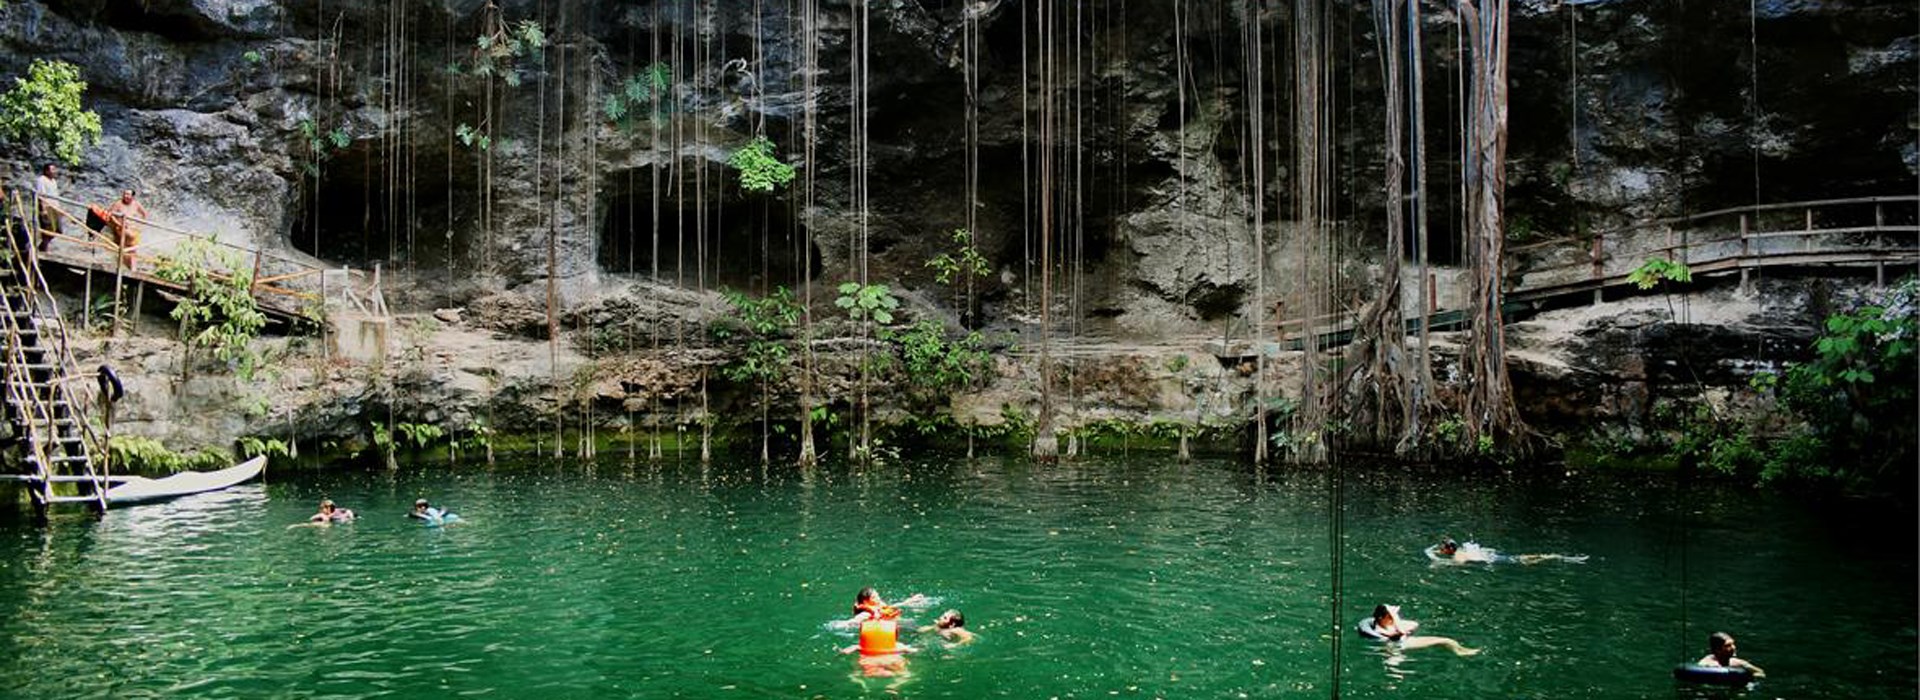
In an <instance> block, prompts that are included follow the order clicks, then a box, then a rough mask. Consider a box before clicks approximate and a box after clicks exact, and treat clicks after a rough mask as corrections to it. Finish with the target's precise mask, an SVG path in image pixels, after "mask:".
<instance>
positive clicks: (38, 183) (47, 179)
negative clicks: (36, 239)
mask: <svg viewBox="0 0 1920 700" xmlns="http://www.w3.org/2000/svg"><path fill="white" fill-rule="evenodd" d="M59 199H60V166H57V165H54V164H52V163H48V164H46V166H45V167H43V168H41V169H40V177H38V178H35V179H34V181H33V203H34V206H35V207H36V208H38V209H39V210H40V215H39V217H38V218H39V222H40V243H39V248H40V252H42V253H45V252H47V246H48V245H50V244H52V243H53V236H54V234H57V233H60V218H61V217H63V216H65V215H66V212H65V211H62V210H61V209H60V203H59Z"/></svg>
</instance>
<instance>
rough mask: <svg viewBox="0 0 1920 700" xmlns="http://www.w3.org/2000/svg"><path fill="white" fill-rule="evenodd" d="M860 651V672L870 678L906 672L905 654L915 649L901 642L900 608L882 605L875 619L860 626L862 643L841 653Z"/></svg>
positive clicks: (875, 613) (875, 614)
mask: <svg viewBox="0 0 1920 700" xmlns="http://www.w3.org/2000/svg"><path fill="white" fill-rule="evenodd" d="M856 651H857V652H860V671H861V672H862V673H864V674H866V675H867V676H870V677H882V678H884V677H891V676H899V675H904V674H905V673H906V672H907V657H906V654H908V653H910V652H913V651H915V649H914V648H913V647H910V646H907V645H905V644H901V643H900V609H899V608H896V607H893V606H891V605H887V606H883V607H881V608H879V609H878V610H877V611H875V612H874V616H873V617H872V618H871V619H868V620H866V621H864V622H861V623H860V643H859V644H854V645H852V646H849V647H846V648H844V649H841V650H840V653H842V654H851V653H854V652H856Z"/></svg>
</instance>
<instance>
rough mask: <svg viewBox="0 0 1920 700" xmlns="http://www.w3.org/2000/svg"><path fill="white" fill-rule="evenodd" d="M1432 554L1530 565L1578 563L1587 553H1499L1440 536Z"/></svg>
mask: <svg viewBox="0 0 1920 700" xmlns="http://www.w3.org/2000/svg"><path fill="white" fill-rule="evenodd" d="M1433 554H1434V555H1435V556H1437V557H1438V558H1439V560H1441V561H1447V562H1451V563H1454V564H1504V563H1509V562H1511V563H1515V564H1528V565H1532V564H1538V563H1540V562H1543V561H1555V560H1559V561H1565V562H1570V563H1574V564H1579V563H1583V562H1585V561H1586V560H1587V555H1584V554H1578V555H1568V554H1501V553H1500V552H1499V551H1497V550H1494V549H1492V548H1490V547H1482V546H1480V545H1479V543H1476V542H1468V543H1466V544H1461V543H1459V542H1456V541H1454V539H1453V538H1451V537H1442V538H1440V543H1439V544H1436V545H1434V546H1433Z"/></svg>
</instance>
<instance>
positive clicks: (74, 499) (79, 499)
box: [47, 496, 100, 503]
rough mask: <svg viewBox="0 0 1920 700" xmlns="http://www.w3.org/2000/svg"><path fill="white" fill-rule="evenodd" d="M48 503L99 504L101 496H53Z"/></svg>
mask: <svg viewBox="0 0 1920 700" xmlns="http://www.w3.org/2000/svg"><path fill="white" fill-rule="evenodd" d="M47 502H48V503H99V502H100V497H99V496H52V497H49V498H48V499H47Z"/></svg>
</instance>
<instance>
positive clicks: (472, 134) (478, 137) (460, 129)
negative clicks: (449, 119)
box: [453, 122, 493, 151]
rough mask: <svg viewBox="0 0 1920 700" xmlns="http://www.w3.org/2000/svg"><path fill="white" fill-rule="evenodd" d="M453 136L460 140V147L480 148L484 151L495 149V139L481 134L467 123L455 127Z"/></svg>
mask: <svg viewBox="0 0 1920 700" xmlns="http://www.w3.org/2000/svg"><path fill="white" fill-rule="evenodd" d="M453 135H454V136H455V137H457V138H459V139H460V145H463V146H466V147H468V148H478V149H480V150H482V151H486V150H492V149H493V137H492V136H488V135H487V134H484V133H481V132H480V131H479V130H477V129H475V128H473V125H471V124H468V123H466V122H461V123H460V125H459V126H456V127H454V128H453Z"/></svg>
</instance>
